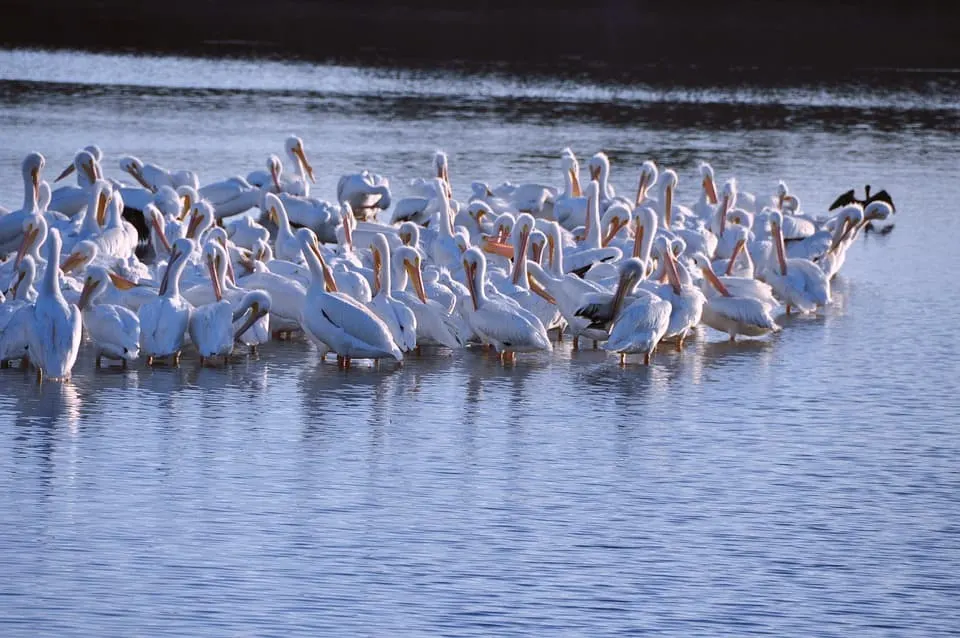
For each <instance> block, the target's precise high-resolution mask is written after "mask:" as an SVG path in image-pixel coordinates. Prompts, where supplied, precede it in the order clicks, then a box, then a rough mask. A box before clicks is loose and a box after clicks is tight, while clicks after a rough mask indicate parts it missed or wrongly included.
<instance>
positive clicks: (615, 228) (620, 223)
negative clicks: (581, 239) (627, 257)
mask: <svg viewBox="0 0 960 638" xmlns="http://www.w3.org/2000/svg"><path fill="white" fill-rule="evenodd" d="M629 223H630V222H628V221H627V220H625V219H620V218H619V217H614V221H613V223H612V224H611V225H610V232H608V233H607V236H606V237H604V238H603V241H602V242H601V245H602V246H606V245H607V244H609V243H610V242H611V241H613V238H614V237H616V236H617V233H619V232H620V231H621V230H623V229H624V228H626V227H627V225H628V224H629Z"/></svg>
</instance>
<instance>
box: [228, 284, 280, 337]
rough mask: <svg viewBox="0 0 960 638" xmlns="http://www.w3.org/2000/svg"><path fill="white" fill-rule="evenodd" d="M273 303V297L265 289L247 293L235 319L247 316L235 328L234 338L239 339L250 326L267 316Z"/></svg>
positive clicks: (234, 316) (239, 305)
mask: <svg viewBox="0 0 960 638" xmlns="http://www.w3.org/2000/svg"><path fill="white" fill-rule="evenodd" d="M272 304H273V299H271V297H270V294H269V293H268V292H266V291H265V290H252V291H250V292H248V293H247V294H245V295H244V296H243V298H242V299H241V300H240V303H239V304H238V306H237V309H236V311H234V313H233V320H234V321H239V320H240V319H241V318H242V317H244V316H246V317H247V318H246V320H245V321H244V322H243V323H242V324H240V326H239V327H238V328H237V329H236V330H234V332H233V338H234V339H239V338H240V337H241V335H243V333H244V332H246V331H247V330H249V329H250V326H252V325H253V324H255V323H257V322H258V321H260V319H262V318H263V317H265V316H266V315H267V314H268V313H269V312H270V307H271V305H272Z"/></svg>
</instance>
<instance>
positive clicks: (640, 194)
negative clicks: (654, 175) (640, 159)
mask: <svg viewBox="0 0 960 638" xmlns="http://www.w3.org/2000/svg"><path fill="white" fill-rule="evenodd" d="M649 179H650V176H649V175H648V174H647V171H640V184H639V185H638V186H637V200H636V203H635V206H639V205H640V204H642V203H643V200H645V199H646V198H647V187H648V186H649V184H647V182H648V181H649Z"/></svg>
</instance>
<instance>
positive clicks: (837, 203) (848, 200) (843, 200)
mask: <svg viewBox="0 0 960 638" xmlns="http://www.w3.org/2000/svg"><path fill="white" fill-rule="evenodd" d="M877 194H878V195H879V193H877ZM856 203H858V202H857V198H856V196H855V195H854V193H853V189H852V188H851V189H850V190H848V191H847V192H846V193H844V194H843V195H841V196H840V197H838V198H836V199H835V200H834V201H833V203H832V204H830V210H835V209H837V208H840V207H841V206H846V205H847V204H856Z"/></svg>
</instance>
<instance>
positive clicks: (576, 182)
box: [560, 148, 583, 197]
mask: <svg viewBox="0 0 960 638" xmlns="http://www.w3.org/2000/svg"><path fill="white" fill-rule="evenodd" d="M564 151H570V149H569V148H567V149H564ZM560 166H561V167H562V168H563V170H564V171H565V172H566V173H567V175H569V176H570V184H571V188H572V192H571V194H572V195H573V196H574V197H583V187H582V186H581V185H580V163H579V162H578V161H577V158H576V156H575V155H574V154H573V151H570V152H569V153H566V152H565V153H563V154H561V155H560Z"/></svg>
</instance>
